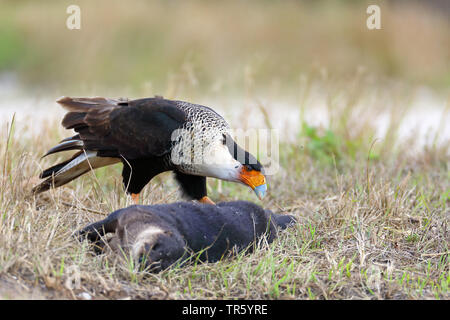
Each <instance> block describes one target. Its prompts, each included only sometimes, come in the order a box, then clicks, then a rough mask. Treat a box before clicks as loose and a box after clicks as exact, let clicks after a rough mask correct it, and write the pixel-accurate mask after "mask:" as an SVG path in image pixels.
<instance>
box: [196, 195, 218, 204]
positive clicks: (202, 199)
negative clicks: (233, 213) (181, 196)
mask: <svg viewBox="0 0 450 320" xmlns="http://www.w3.org/2000/svg"><path fill="white" fill-rule="evenodd" d="M198 202H200V203H206V204H213V205H216V204H215V203H214V201H212V200H211V199H210V198H208V196H204V197H203V198H201V199H200V200H198Z"/></svg>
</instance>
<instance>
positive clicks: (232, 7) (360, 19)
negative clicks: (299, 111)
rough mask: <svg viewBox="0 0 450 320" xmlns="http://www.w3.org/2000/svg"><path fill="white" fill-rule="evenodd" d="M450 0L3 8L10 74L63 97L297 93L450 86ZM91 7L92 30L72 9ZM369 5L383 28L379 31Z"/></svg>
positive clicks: (86, 14)
mask: <svg viewBox="0 0 450 320" xmlns="http://www.w3.org/2000/svg"><path fill="white" fill-rule="evenodd" d="M449 3H450V1H446V0H444V1H439V0H435V1H388V0H384V1H375V0H374V1H350V0H348V1H319V0H317V1H269V0H266V1H140V0H136V1H117V0H113V1H111V0H108V1H105V0H95V1H92V0H90V1H79V0H71V1H61V0H58V1H56V0H55V1H17V0H12V1H5V0H1V1H0V78H1V77H3V78H4V77H6V75H7V76H8V77H13V78H14V79H16V80H17V82H18V83H20V84H21V85H23V86H25V87H26V88H30V89H35V90H36V91H41V90H45V91H46V92H52V93H53V92H56V93H60V94H61V95H62V94H64V95H91V94H92V95H107V94H109V95H112V96H116V97H117V96H126V95H135V96H136V95H139V96H146V95H154V94H163V95H165V96H169V97H184V96H189V97H192V96H195V92H202V94H206V95H222V94H236V93H237V94H245V92H244V91H245V90H248V87H249V82H251V83H252V87H254V88H255V90H259V91H261V92H264V91H265V90H267V89H273V88H276V90H279V91H280V92H281V93H284V92H286V93H289V92H294V91H295V90H298V85H299V78H300V77H301V76H302V75H305V74H306V75H307V74H308V73H310V72H320V73H322V74H323V73H326V74H332V75H334V76H335V77H336V78H338V79H345V78H346V76H348V75H352V74H354V73H355V72H357V71H361V70H362V71H364V72H366V73H369V74H374V75H375V76H376V77H378V79H400V80H401V81H404V82H405V83H410V84H413V85H416V84H417V85H427V86H429V87H431V88H435V89H437V90H448V88H449V87H450V6H449ZM71 4H76V5H78V6H80V8H81V30H69V29H68V28H67V27H66V19H67V18H68V16H69V14H67V13H66V9H67V7H68V6H69V5H71ZM369 4H377V5H379V6H380V7H381V26H382V29H381V30H368V29H367V27H366V19H367V17H368V14H367V13H366V9H367V6H368V5H369Z"/></svg>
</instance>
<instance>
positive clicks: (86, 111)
mask: <svg viewBox="0 0 450 320" xmlns="http://www.w3.org/2000/svg"><path fill="white" fill-rule="evenodd" d="M58 103H59V104H60V105H62V106H63V107H64V108H65V109H67V110H68V113H67V114H66V115H65V116H64V119H63V121H62V125H63V126H64V127H65V128H66V129H74V130H75V131H76V132H77V134H76V135H74V136H72V137H69V138H67V139H64V140H63V141H61V142H60V143H59V144H58V145H57V146H55V147H53V148H52V149H50V150H49V151H48V152H47V153H46V154H45V156H47V155H50V154H53V153H57V152H63V151H69V150H77V153H76V154H75V155H74V156H73V157H72V158H71V159H69V160H67V161H64V162H62V163H60V164H57V165H55V166H53V167H51V168H48V169H46V170H44V171H43V172H42V174H41V175H40V177H41V178H45V179H46V180H44V181H43V182H42V183H41V184H39V185H38V186H36V187H35V188H34V189H33V191H34V192H35V193H39V192H43V191H46V190H48V189H49V188H51V187H59V186H62V185H64V184H66V183H68V182H70V181H72V180H73V179H75V178H77V177H78V176H80V175H82V174H84V173H86V172H88V171H89V170H91V169H96V168H99V167H102V166H107V165H110V164H114V163H117V162H122V163H123V165H124V167H123V172H122V177H123V184H124V186H125V188H126V190H127V192H128V193H131V194H139V193H140V192H141V190H142V188H143V187H144V186H145V185H146V184H147V183H148V182H149V181H150V180H151V179H152V178H153V177H155V176H156V175H158V174H159V173H161V172H164V171H174V172H175V173H176V178H177V180H178V182H180V185H181V187H182V190H183V191H184V194H185V195H186V196H187V197H188V198H191V199H197V200H201V199H204V198H207V197H206V195H207V194H206V178H205V177H207V176H208V177H215V178H219V179H224V180H229V181H236V182H241V183H244V184H247V185H249V186H250V187H251V188H252V189H254V190H255V192H256V193H257V195H258V196H260V197H262V196H263V195H264V192H265V178H264V176H263V175H262V169H263V168H262V166H261V164H260V163H259V162H258V161H257V160H256V158H255V157H253V156H252V155H251V154H249V153H248V152H247V151H244V150H242V149H241V148H240V147H239V146H238V145H237V144H236V143H235V142H234V141H233V139H232V138H231V135H230V128H229V126H228V124H227V123H226V121H225V120H224V119H223V118H222V117H221V116H220V115H219V114H217V113H216V112H215V111H213V110H212V109H211V108H208V107H205V106H201V105H196V104H191V103H187V102H183V101H172V100H166V99H162V98H147V99H138V100H131V101H123V100H112V99H106V98H68V97H65V98H62V99H60V100H58ZM194 149H195V150H200V151H199V154H200V157H199V159H200V160H202V161H203V160H204V161H203V162H200V163H197V162H191V161H190V160H191V158H192V154H191V153H192V150H194ZM211 154H212V155H213V156H211ZM174 155H175V156H176V157H177V159H175V158H174ZM178 158H180V159H181V160H180V159H178ZM240 158H242V159H240ZM205 159H207V161H206V160H205ZM175 160H177V161H175Z"/></svg>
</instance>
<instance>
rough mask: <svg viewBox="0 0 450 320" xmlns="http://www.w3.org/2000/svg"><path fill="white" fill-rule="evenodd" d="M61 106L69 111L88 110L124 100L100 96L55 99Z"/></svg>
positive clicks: (110, 105)
mask: <svg viewBox="0 0 450 320" xmlns="http://www.w3.org/2000/svg"><path fill="white" fill-rule="evenodd" d="M56 102H58V103H59V104H60V105H61V106H62V107H64V108H65V109H66V110H68V111H71V112H88V111H90V110H92V109H93V108H100V109H103V108H106V107H116V106H117V105H119V104H120V103H122V102H124V101H120V100H114V99H107V98H102V97H95V98H70V97H62V98H60V99H59V100H57V101H56Z"/></svg>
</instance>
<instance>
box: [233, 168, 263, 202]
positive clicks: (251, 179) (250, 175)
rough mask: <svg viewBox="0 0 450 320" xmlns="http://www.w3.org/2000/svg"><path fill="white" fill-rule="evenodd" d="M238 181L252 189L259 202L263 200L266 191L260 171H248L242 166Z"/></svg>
mask: <svg viewBox="0 0 450 320" xmlns="http://www.w3.org/2000/svg"><path fill="white" fill-rule="evenodd" d="M239 180H240V181H241V182H242V183H244V184H246V185H248V186H249V187H250V188H252V189H253V191H255V193H256V196H257V197H258V198H259V199H260V200H261V199H262V198H264V195H265V194H266V190H267V185H266V177H265V176H264V175H263V174H262V173H261V172H260V171H256V170H248V169H247V168H246V167H245V166H243V167H242V170H241V172H240V174H239Z"/></svg>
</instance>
